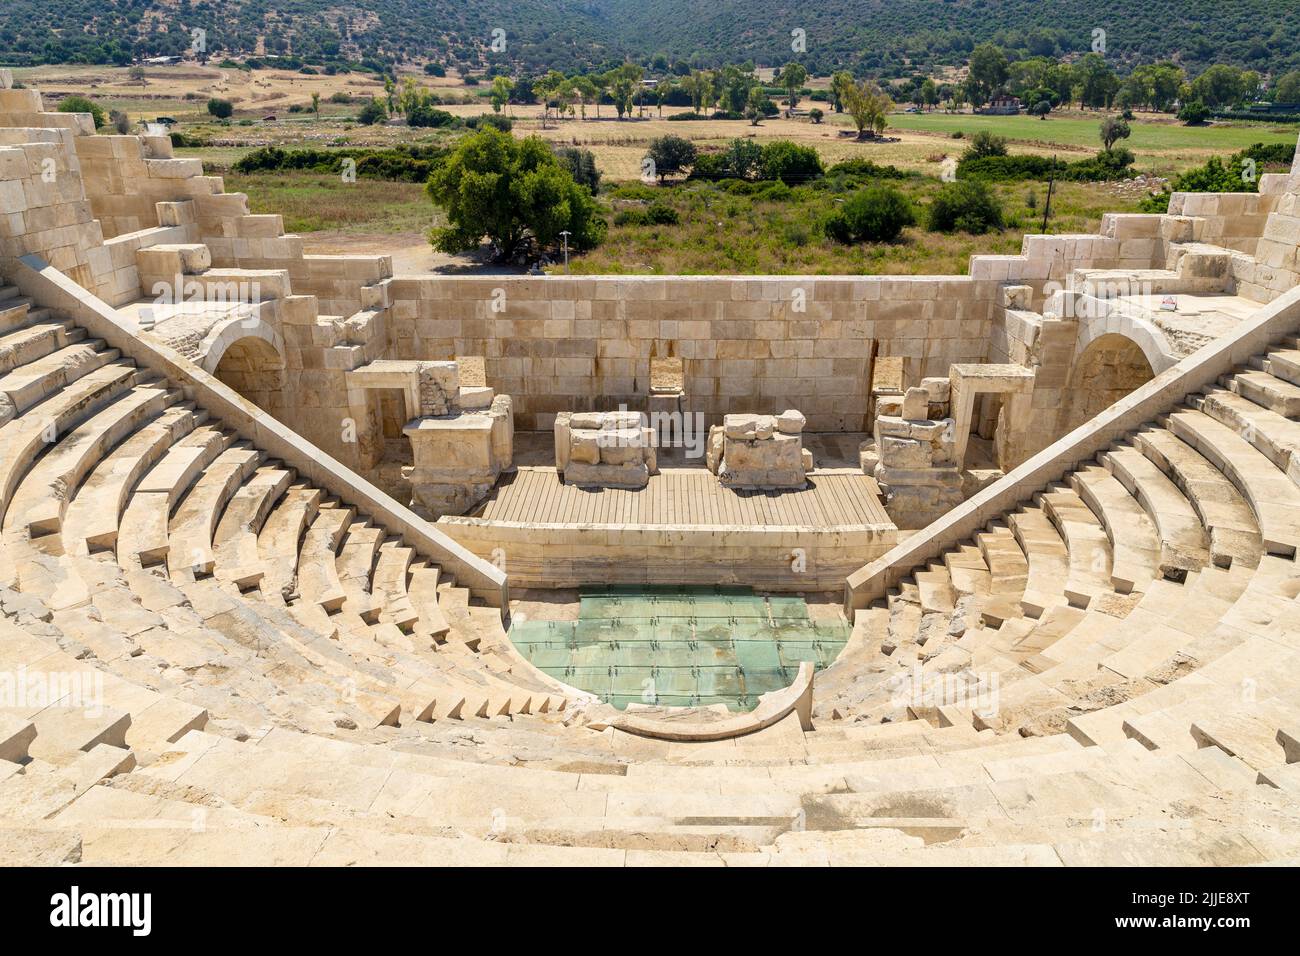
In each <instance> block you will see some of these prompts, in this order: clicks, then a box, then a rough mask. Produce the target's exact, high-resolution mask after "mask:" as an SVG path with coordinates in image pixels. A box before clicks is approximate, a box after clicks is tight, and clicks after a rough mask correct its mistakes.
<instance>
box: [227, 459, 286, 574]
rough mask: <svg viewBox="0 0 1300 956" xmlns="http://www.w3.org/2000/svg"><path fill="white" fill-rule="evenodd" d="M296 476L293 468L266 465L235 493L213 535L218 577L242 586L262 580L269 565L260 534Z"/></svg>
mask: <svg viewBox="0 0 1300 956" xmlns="http://www.w3.org/2000/svg"><path fill="white" fill-rule="evenodd" d="M293 478H294V472H293V471H292V470H288V469H284V468H276V467H274V466H271V465H266V466H263V467H261V468H259V469H258V470H257V471H256V472H254V474H253V475H252V477H250V478H249V479H248V481H246V482H245V483H244V484H243V485H241V486H240V487H239V489H238V490H236V491H235V493H234V494H233V495H231V497H230V500H229V502H227V504H226V507H225V510H224V511H223V512H222V514H221V519H220V521H218V523H217V529H216V531H215V533H214V534H213V535H212V548H213V552H214V557H215V562H214V565H213V574H214V575H215V576H216V578H217V580H218V581H231V582H233V583H234V584H235V585H236V586H237V587H239V588H241V589H247V588H251V587H252V586H254V585H256V584H260V583H261V581H262V579H263V577H264V575H265V572H266V566H265V565H264V563H263V562H262V559H261V555H260V554H259V552H258V534H259V532H260V531H261V529H262V527H263V525H264V523H265V521H266V518H267V515H268V514H270V512H271V509H272V508H273V507H274V506H275V504H276V502H277V501H279V500H280V496H281V495H283V494H284V492H285V490H286V489H287V488H288V487H289V484H290V483H291V482H292V481H293ZM294 544H295V547H296V545H297V538H296V537H295V539H294Z"/></svg>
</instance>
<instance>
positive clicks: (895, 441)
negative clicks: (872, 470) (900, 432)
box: [879, 437, 933, 468]
mask: <svg viewBox="0 0 1300 956" xmlns="http://www.w3.org/2000/svg"><path fill="white" fill-rule="evenodd" d="M879 448H880V463H881V464H882V465H883V466H885V467H888V468H929V467H930V464H931V460H932V457H933V455H932V449H931V445H930V443H929V442H928V441H918V440H917V439H915V438H895V437H884V438H881V440H880V446H879Z"/></svg>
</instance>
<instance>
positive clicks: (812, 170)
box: [758, 139, 824, 186]
mask: <svg viewBox="0 0 1300 956" xmlns="http://www.w3.org/2000/svg"><path fill="white" fill-rule="evenodd" d="M762 150H763V152H762V155H761V157H760V158H759V161H758V173H759V178H761V179H769V180H780V181H781V182H783V183H785V184H786V185H787V186H798V185H799V184H801V183H806V182H809V181H811V180H813V179H818V178H819V177H820V176H821V175H822V173H823V172H824V170H823V168H822V161H821V157H819V156H818V155H817V150H815V149H813V148H812V147H811V146H801V145H799V144H798V143H793V142H791V141H790V140H788V139H775V140H772V142H770V143H767V144H766V145H764V146H763V147H762Z"/></svg>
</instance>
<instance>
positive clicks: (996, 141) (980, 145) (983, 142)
mask: <svg viewBox="0 0 1300 956" xmlns="http://www.w3.org/2000/svg"><path fill="white" fill-rule="evenodd" d="M1006 154H1007V140H1006V137H1005V136H998V135H997V134H996V133H990V132H989V131H988V130H986V129H982V130H980V131H979V132H978V133H976V134H975V135H974V136H972V137H971V138H970V145H969V146H967V147H966V152H965V153H963V154H962V158H963V159H980V158H982V157H984V156H1005V155H1006Z"/></svg>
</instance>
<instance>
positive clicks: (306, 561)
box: [298, 503, 356, 613]
mask: <svg viewBox="0 0 1300 956" xmlns="http://www.w3.org/2000/svg"><path fill="white" fill-rule="evenodd" d="M355 513H356V512H355V511H354V509H352V508H350V507H346V506H343V507H340V506H337V505H336V504H334V503H331V504H330V505H329V506H328V507H326V506H325V505H324V504H322V505H321V507H320V508H319V510H318V511H317V513H316V517H315V519H314V520H313V521H312V523H311V525H310V526H309V527H308V529H307V533H306V534H305V535H304V536H303V540H302V552H301V553H300V555H299V557H298V593H299V594H301V595H302V597H303V600H306V601H311V602H313V603H315V604H318V605H319V606H320V607H322V608H323V609H324V610H325V611H326V612H328V613H333V612H335V611H338V610H340V609H341V608H342V607H343V602H344V601H346V600H347V597H348V595H347V592H346V591H344V590H343V584H342V582H341V581H340V580H339V574H338V569H337V568H336V567H335V560H336V558H337V556H338V550H339V547H340V545H342V543H343V538H344V536H346V534H347V531H348V526H349V525H351V524H352V519H353V516H354V515H355Z"/></svg>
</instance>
